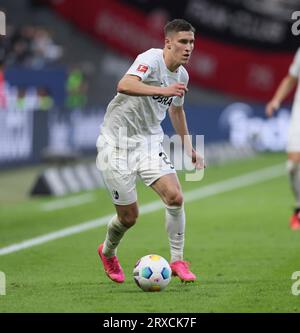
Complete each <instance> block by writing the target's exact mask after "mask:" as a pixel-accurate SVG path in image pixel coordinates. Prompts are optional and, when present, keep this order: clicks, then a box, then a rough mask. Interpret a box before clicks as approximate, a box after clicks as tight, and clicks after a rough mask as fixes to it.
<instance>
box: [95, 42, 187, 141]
mask: <svg viewBox="0 0 300 333" xmlns="http://www.w3.org/2000/svg"><path fill="white" fill-rule="evenodd" d="M126 74H131V75H136V76H138V77H140V78H141V80H142V82H144V83H145V84H149V85H152V86H165V87H166V86H169V85H171V84H172V83H175V82H181V83H184V84H185V85H187V84H188V79H189V77H188V73H187V71H186V69H185V68H184V67H183V66H180V67H179V68H178V69H177V70H176V71H175V72H171V71H169V70H168V68H167V66H166V64H165V62H164V59H163V50H162V49H154V48H152V49H150V50H148V51H146V52H144V53H141V54H139V55H138V56H137V58H136V59H135V61H134V63H133V64H132V66H131V67H130V68H129V70H128V71H127V73H126ZM183 102H184V97H178V96H173V97H163V96H129V95H126V94H122V93H118V94H117V95H116V96H115V97H114V98H113V100H112V101H111V102H110V103H109V105H108V107H107V110H106V113H105V116H104V120H103V124H102V126H101V134H102V135H103V136H104V138H105V139H106V141H107V142H108V143H110V144H112V145H114V146H117V147H123V146H124V147H136V146H137V144H143V143H147V142H150V141H153V140H154V141H160V142H162V140H163V131H162V128H161V125H160V124H161V122H162V120H163V119H164V118H165V116H166V112H167V110H168V109H169V107H170V105H171V104H173V105H175V106H181V105H183Z"/></svg>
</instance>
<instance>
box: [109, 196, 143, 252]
mask: <svg viewBox="0 0 300 333" xmlns="http://www.w3.org/2000/svg"><path fill="white" fill-rule="evenodd" d="M115 207H116V211H117V214H116V215H115V216H113V218H112V219H111V220H110V222H109V223H108V226H107V233H106V237H105V241H104V243H103V250H102V252H103V254H104V255H105V256H106V257H107V258H110V257H112V256H115V255H116V252H117V246H118V245H119V243H120V241H121V239H122V237H123V236H124V234H125V232H126V231H127V230H128V229H129V228H130V227H132V226H133V225H134V224H135V222H136V219H137V217H138V205H137V202H134V203H132V204H130V205H124V206H121V205H115Z"/></svg>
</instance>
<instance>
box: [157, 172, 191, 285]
mask: <svg viewBox="0 0 300 333" xmlns="http://www.w3.org/2000/svg"><path fill="white" fill-rule="evenodd" d="M151 187H152V188H153V189H154V191H155V192H156V193H158V195H159V196H160V197H161V199H162V200H163V202H164V203H165V205H166V230H167V233H168V237H169V243H170V252H171V260H170V265H171V268H172V272H173V275H177V276H178V277H179V278H180V279H181V280H182V281H186V282H188V281H194V280H195V279H196V276H195V275H194V274H193V273H192V272H191V271H190V270H189V264H188V262H186V261H184V260H183V250H184V237H185V211H184V205H183V195H182V191H181V187H180V184H179V181H178V178H177V175H176V173H171V174H167V175H164V176H162V177H160V178H159V179H157V180H156V181H155V182H153V183H152V184H151Z"/></svg>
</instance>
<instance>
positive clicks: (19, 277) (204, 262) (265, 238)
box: [0, 154, 300, 313]
mask: <svg viewBox="0 0 300 333" xmlns="http://www.w3.org/2000/svg"><path fill="white" fill-rule="evenodd" d="M284 162H285V155H284V154H264V155H259V156H257V157H255V158H251V159H247V160H243V161H238V162H231V163H227V164H225V165H220V166H211V167H208V168H207V169H206V171H205V176H204V179H203V180H202V181H201V182H185V181H184V175H180V178H181V184H182V187H183V190H184V192H188V191H190V190H193V189H196V188H201V187H203V186H206V185H209V184H213V183H218V182H220V181H223V180H225V179H230V178H232V177H236V176H238V175H243V174H247V173H249V172H253V171H256V170H260V169H263V168H265V167H269V166H273V165H276V164H279V163H282V164H283V163H284ZM31 170H34V171H35V169H27V170H23V171H19V172H2V173H1V174H0V248H3V247H6V246H9V245H11V244H13V243H19V242H21V241H24V240H27V239H31V238H33V237H36V236H40V235H44V234H47V233H49V232H52V231H56V230H60V229H63V228H66V227H68V226H73V225H76V224H80V223H82V222H85V221H89V220H93V219H96V218H99V217H101V216H105V215H107V214H110V213H113V206H112V204H111V202H110V198H109V197H108V194H107V193H106V191H105V190H103V189H101V190H97V191H93V192H91V194H93V195H94V196H95V200H92V201H91V202H88V203H85V204H83V205H78V206H74V207H68V208H65V209H59V210H54V211H47V212H46V211H42V210H41V206H42V205H43V204H44V203H46V202H49V201H51V200H53V199H49V198H36V199H29V198H26V197H24V196H22V189H23V191H24V186H25V185H27V183H26V182H29V180H31V178H30V177H32V176H33V174H34V172H33V171H31ZM138 196H139V203H140V205H143V204H146V203H149V202H152V201H154V200H157V199H158V197H157V195H156V194H155V193H154V192H153V191H152V190H151V189H149V188H146V187H145V186H144V185H143V184H141V183H140V184H138ZM55 200H56V199H55ZM293 204H294V201H293V196H292V194H291V192H290V188H289V185H288V178H287V176H286V175H285V174H282V176H278V177H276V178H274V179H271V180H266V181H263V182H259V183H256V184H253V185H249V186H246V187H241V188H238V189H234V190H230V191H227V192H223V193H219V194H216V195H212V196H208V197H204V198H202V199H199V200H194V201H189V202H186V203H185V208H186V218H187V226H186V242H185V256H186V259H187V260H188V261H190V262H191V268H192V270H193V271H194V273H195V274H196V275H197V281H196V282H195V283H193V284H182V283H181V282H180V281H179V280H178V279H177V278H172V280H171V282H170V284H169V285H168V287H167V288H166V289H165V290H164V291H162V292H160V293H146V292H143V291H141V290H140V289H138V288H137V286H136V285H135V283H134V281H133V278H132V270H133V266H134V264H135V262H136V261H137V259H138V258H140V257H142V256H144V255H146V254H149V253H157V254H160V255H162V256H164V257H165V258H167V259H168V258H169V247H168V241H167V235H166V232H165V229H164V210H163V209H160V210H157V211H154V212H151V213H147V214H142V215H141V216H140V217H139V220H138V223H137V224H136V225H135V227H134V228H132V229H131V230H129V231H128V233H127V234H126V235H125V238H124V239H123V240H122V242H121V244H120V246H119V249H118V256H119V259H120V261H121V263H122V266H123V268H124V271H125V274H126V281H125V283H123V284H115V283H113V282H112V281H110V280H109V279H108V278H107V277H106V275H105V274H104V272H103V269H102V267H101V266H100V262H99V258H98V255H97V246H98V244H99V243H100V242H101V241H102V240H103V239H104V237H105V233H106V227H105V226H102V227H99V228H95V229H91V230H88V231H85V232H82V233H78V234H76V235H71V236H68V237H64V238H60V239H56V240H53V241H50V242H47V243H45V244H41V245H38V246H34V247H31V248H28V249H24V250H21V251H18V252H15V253H11V254H7V255H2V256H0V271H2V272H4V273H5V274H6V282H7V286H6V295H5V296H0V313H5V312H39V313H40V312H42V313H44V312H100V313H118V312H126V313H128V312H130V313H137V312H146V313H159V312H163V313H172V312H177V313H178V312H180V313H189V312H191V313H196V312H197V313H202V312H226V313H227V312H234V313H236V312H250V313H253V312H299V311H300V295H299V296H298V297H297V296H293V295H292V293H291V287H292V284H293V282H294V281H293V280H292V279H291V276H292V273H293V272H295V271H300V261H299V252H300V231H299V232H297V231H296V232H295V231H291V230H290V229H289V227H288V219H289V216H290V213H291V209H292V208H293Z"/></svg>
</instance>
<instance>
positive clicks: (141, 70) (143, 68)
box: [137, 65, 149, 73]
mask: <svg viewBox="0 0 300 333" xmlns="http://www.w3.org/2000/svg"><path fill="white" fill-rule="evenodd" d="M148 68H149V67H148V66H147V65H138V68H137V71H138V72H142V73H146V72H147V70H148Z"/></svg>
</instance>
